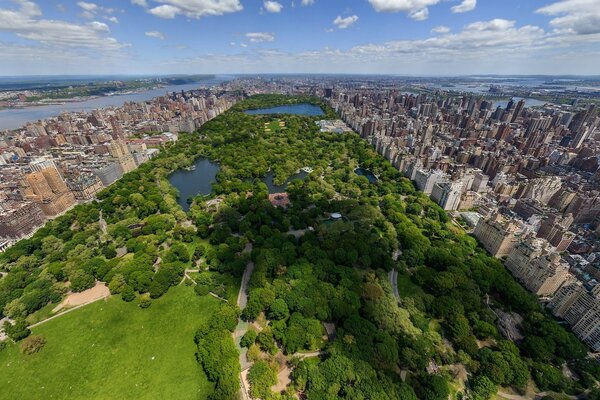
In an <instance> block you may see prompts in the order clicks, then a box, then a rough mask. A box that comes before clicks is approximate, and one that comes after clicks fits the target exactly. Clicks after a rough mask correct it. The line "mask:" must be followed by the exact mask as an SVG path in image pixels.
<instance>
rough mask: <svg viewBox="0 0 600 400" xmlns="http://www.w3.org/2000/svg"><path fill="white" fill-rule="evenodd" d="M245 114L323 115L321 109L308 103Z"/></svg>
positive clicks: (261, 109) (260, 109) (252, 111)
mask: <svg viewBox="0 0 600 400" xmlns="http://www.w3.org/2000/svg"><path fill="white" fill-rule="evenodd" d="M245 113H246V114H249V115H262V114H293V115H308V116H317V115H325V113H324V112H323V110H322V109H321V107H319V106H314V105H312V104H308V103H302V104H292V105H289V106H279V107H271V108H258V109H256V110H246V111H245Z"/></svg>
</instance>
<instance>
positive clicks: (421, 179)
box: [415, 169, 447, 195]
mask: <svg viewBox="0 0 600 400" xmlns="http://www.w3.org/2000/svg"><path fill="white" fill-rule="evenodd" d="M446 179H447V176H446V174H445V173H443V172H442V171H440V170H434V171H426V170H422V169H419V170H417V171H416V172H415V183H416V184H417V187H418V188H419V190H420V191H422V192H423V193H425V194H427V195H430V194H431V192H432V191H433V185H435V184H436V183H438V182H442V181H445V180H446Z"/></svg>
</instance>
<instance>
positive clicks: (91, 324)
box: [0, 286, 218, 400]
mask: <svg viewBox="0 0 600 400" xmlns="http://www.w3.org/2000/svg"><path fill="white" fill-rule="evenodd" d="M217 306H218V300H216V299H214V298H213V297H211V296H203V297H199V296H198V295H196V294H195V293H194V290H193V288H192V287H189V286H177V287H173V288H171V289H170V290H169V292H168V293H167V294H165V295H164V296H162V297H161V298H159V299H157V300H154V301H153V302H152V305H151V306H150V307H149V308H147V309H142V308H140V307H138V305H137V303H136V302H135V301H134V302H132V303H126V302H124V301H122V300H121V298H120V296H113V297H111V298H109V299H108V300H101V301H98V302H96V303H93V304H90V305H88V306H86V307H83V308H81V309H79V310H76V311H73V312H71V313H69V314H66V315H63V316H61V317H59V318H56V319H54V320H52V321H49V322H47V323H45V324H42V325H40V326H38V327H36V328H34V329H33V332H32V334H33V335H42V336H43V337H44V338H45V339H46V341H47V343H46V345H45V347H44V348H43V349H42V350H41V351H40V352H39V353H37V354H33V355H24V354H21V353H20V351H19V348H18V345H14V344H10V345H8V346H7V348H5V349H4V350H2V351H0V371H1V372H0V387H1V388H2V390H1V391H0V399H32V400H33V399H148V400H149V399H170V400H171V399H173V400H174V399H204V398H206V397H207V396H208V394H209V393H210V392H211V391H212V384H211V383H210V382H208V380H207V379H206V376H205V375H204V372H203V370H202V368H201V367H200V366H199V365H198V363H197V362H196V358H195V352H196V345H195V344H194V334H195V332H196V330H197V329H198V328H199V327H200V326H201V325H202V324H203V323H205V322H206V321H207V319H208V318H209V317H210V316H211V315H212V313H213V311H215V310H216V308H217Z"/></svg>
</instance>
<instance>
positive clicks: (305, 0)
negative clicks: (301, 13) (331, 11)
mask: <svg viewBox="0 0 600 400" xmlns="http://www.w3.org/2000/svg"><path fill="white" fill-rule="evenodd" d="M313 4H315V0H302V3H300V5H302V6H312V5H313Z"/></svg>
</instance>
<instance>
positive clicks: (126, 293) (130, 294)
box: [121, 285, 135, 303]
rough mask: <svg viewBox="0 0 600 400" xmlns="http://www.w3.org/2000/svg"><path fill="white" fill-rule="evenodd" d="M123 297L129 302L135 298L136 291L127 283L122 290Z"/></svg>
mask: <svg viewBox="0 0 600 400" xmlns="http://www.w3.org/2000/svg"><path fill="white" fill-rule="evenodd" d="M121 298H122V299H123V300H124V301H126V302H128V303H129V302H130V301H133V300H134V299H135V291H134V290H133V288H132V287H131V286H129V285H125V286H124V287H123V290H122V291H121Z"/></svg>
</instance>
